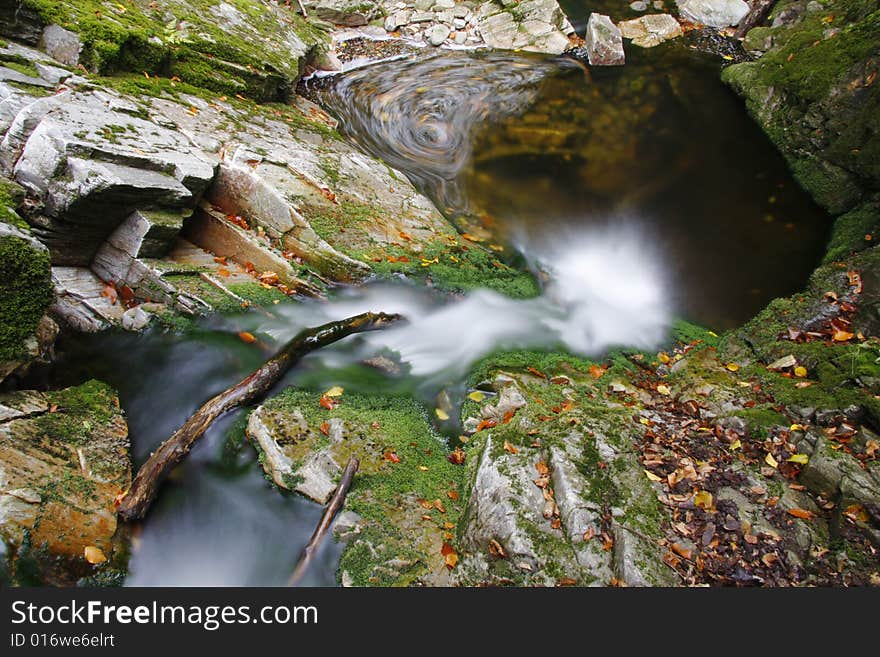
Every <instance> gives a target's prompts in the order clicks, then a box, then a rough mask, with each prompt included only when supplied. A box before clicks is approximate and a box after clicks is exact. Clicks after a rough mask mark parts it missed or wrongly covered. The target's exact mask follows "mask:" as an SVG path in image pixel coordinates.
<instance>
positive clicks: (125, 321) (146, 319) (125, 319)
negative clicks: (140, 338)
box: [120, 306, 150, 331]
mask: <svg viewBox="0 0 880 657" xmlns="http://www.w3.org/2000/svg"><path fill="white" fill-rule="evenodd" d="M120 323H121V324H122V328H124V329H125V330H126V331H141V330H143V329H145V328H147V326H148V325H149V323H150V314H149V313H147V312H145V311H144V309H143V308H141V307H140V306H135V307H134V308H129V309H128V310H126V311H125V312H124V313H122V319H121V321H120Z"/></svg>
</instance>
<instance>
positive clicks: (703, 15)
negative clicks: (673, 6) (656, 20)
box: [676, 0, 749, 28]
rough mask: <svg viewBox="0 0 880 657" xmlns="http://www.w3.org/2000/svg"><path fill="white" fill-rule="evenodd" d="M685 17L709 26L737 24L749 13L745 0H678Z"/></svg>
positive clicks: (719, 26)
mask: <svg viewBox="0 0 880 657" xmlns="http://www.w3.org/2000/svg"><path fill="white" fill-rule="evenodd" d="M676 2H677V4H678V9H679V11H680V12H681V15H682V17H683V18H686V19H687V20H689V21H693V22H694V23H700V24H702V25H708V26H709V27H718V28H721V27H728V26H731V25H737V24H739V22H740V21H741V20H742V19H743V18H744V17H745V15H746V14H747V13H749V5H748V4H746V3H745V2H744V0H676Z"/></svg>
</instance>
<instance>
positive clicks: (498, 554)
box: [489, 538, 507, 559]
mask: <svg viewBox="0 0 880 657" xmlns="http://www.w3.org/2000/svg"><path fill="white" fill-rule="evenodd" d="M489 554H491V555H492V556H493V557H495V558H496V559H506V558H507V553H506V552H505V551H504V547H502V545H501V543H499V542H498V541H496V540H495V539H494V538H493V539H492V540H491V541H489Z"/></svg>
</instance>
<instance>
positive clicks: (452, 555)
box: [440, 542, 458, 570]
mask: <svg viewBox="0 0 880 657" xmlns="http://www.w3.org/2000/svg"><path fill="white" fill-rule="evenodd" d="M440 554H442V555H443V556H444V558H445V561H446V567H447V568H449V570H452V569H453V568H455V565H456V564H457V563H458V553H457V552H456V551H455V548H454V547H452V546H451V545H450V544H449V543H446V542H444V543H443V547H442V548H440Z"/></svg>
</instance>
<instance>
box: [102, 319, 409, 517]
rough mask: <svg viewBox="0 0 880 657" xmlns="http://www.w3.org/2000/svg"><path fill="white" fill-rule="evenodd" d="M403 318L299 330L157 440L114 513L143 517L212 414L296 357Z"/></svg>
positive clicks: (269, 380) (274, 377) (264, 388)
mask: <svg viewBox="0 0 880 657" xmlns="http://www.w3.org/2000/svg"><path fill="white" fill-rule="evenodd" d="M401 319H403V318H402V317H401V316H400V315H387V314H385V313H363V314H361V315H355V316H354V317H349V318H348V319H343V320H341V321H338V322H330V323H328V324H324V325H323V326H318V327H317V328H308V329H304V330H302V331H300V332H299V333H298V334H297V335H296V336H295V337H294V338H293V339H292V340H291V341H290V342H288V343H287V344H286V345H284V346H283V347H282V348H281V351H279V352H278V353H277V354H276V355H275V356H273V357H272V358H270V359H269V360H268V361H266V363H264V364H263V365H262V366H261V367H259V368H258V369H256V370H255V371H254V372H253V373H251V374H250V375H249V376H248V377H246V378H245V379H243V380H242V381H240V382H239V383H237V384H235V385H234V386H232V387H231V388H227V389H226V390H224V391H223V392H221V393H220V394H218V395H216V396H214V397H212V398H211V399H209V400H208V401H206V402H205V403H204V404H203V405H202V406H201V408H199V409H198V410H197V411H196V412H195V413H193V414H192V416H190V418H189V419H188V420H187V421H186V422H185V423H184V424H183V426H181V427H180V428H179V429H178V430H177V431H175V432H174V434H173V435H172V436H171V437H170V438H169V439H168V440H166V441H165V442H164V443H162V444H161V445H160V446H159V449H157V450H156V451H155V452H153V454H152V455H151V456H150V458H149V459H147V462H146V463H144V464H143V465H142V466H141V469H140V470H139V471H138V473H137V476H136V477H135V479H134V481H133V482H132V484H131V488H129V489H128V492H126V493H125V494H124V495H123V496H122V498H121V499H120V501H119V507H118V509H117V512H118V513H119V515H120V516H121V517H122V518H123V519H124V520H133V519H135V518H141V517H143V515H144V513H146V511H147V508H148V507H149V506H150V503H151V502H152V501H153V498H154V497H155V496H156V489H157V488H158V485H159V483H160V482H161V481H162V479H164V478H165V475H167V474H168V472H169V471H170V470H171V469H172V468H173V467H174V466H175V465H177V464H178V463H180V461H182V460H183V459H184V458H185V457H186V455H187V454H189V451H190V449H192V446H193V444H194V443H195V442H196V440H198V439H199V438H200V437H201V436H202V434H204V433H205V431H206V430H207V429H208V427H209V426H211V423H212V422H214V420H216V419H217V418H218V417H220V416H221V415H223V414H224V413H226V412H227V411H229V410H231V409H233V408H237V407H239V406H244V405H246V404H250V403H252V402H255V401H257V400H258V399H261V398H262V397H263V396H264V395H265V394H266V393H268V392H269V390H270V389H271V388H272V386H273V385H275V384H276V383H277V382H278V381H279V380H281V377H282V376H283V375H284V373H285V372H287V370H289V369H290V368H291V367H292V366H293V365H294V364H295V363H297V362H298V361H299V360H300V358H302V357H303V356H305V355H306V354H308V353H309V352H311V351H314V350H315V349H320V348H321V347H324V346H326V345H328V344H332V343H334V342H336V341H337V340H341V339H342V338H344V337H347V336H349V335H352V334H354V333H363V332H365V331H376V330H378V329H382V328H385V327H386V326H389V325H390V324H393V323H395V322H397V321H400V320H401Z"/></svg>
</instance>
